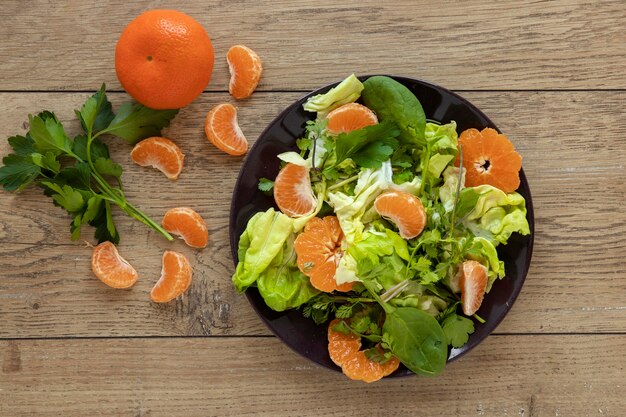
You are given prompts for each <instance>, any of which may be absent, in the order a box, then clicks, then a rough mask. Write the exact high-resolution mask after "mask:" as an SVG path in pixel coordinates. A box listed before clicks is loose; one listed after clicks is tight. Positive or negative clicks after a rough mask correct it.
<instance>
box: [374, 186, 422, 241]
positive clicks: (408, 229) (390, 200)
mask: <svg viewBox="0 0 626 417" xmlns="http://www.w3.org/2000/svg"><path fill="white" fill-rule="evenodd" d="M374 208H375V209H376V211H377V212H378V214H380V215H381V216H382V217H384V218H386V219H389V220H391V221H392V222H393V223H394V224H395V225H396V226H397V227H398V231H399V232H400V236H402V237H403V238H404V239H412V238H414V237H416V236H418V235H419V234H420V233H422V231H423V230H424V227H425V226H426V210H424V205H423V204H422V201H421V200H420V199H419V198H417V196H415V195H413V194H411V193H407V192H405V191H400V190H391V191H385V192H384V193H382V194H381V195H379V196H378V197H376V200H375V201H374Z"/></svg>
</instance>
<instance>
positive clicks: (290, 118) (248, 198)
mask: <svg viewBox="0 0 626 417" xmlns="http://www.w3.org/2000/svg"><path fill="white" fill-rule="evenodd" d="M391 77H392V78H394V79H395V80H397V81H398V82H400V83H402V84H404V85H405V86H407V87H408V88H409V89H410V90H411V91H412V92H413V93H414V94H415V96H416V97H417V98H418V99H419V101H420V103H421V104H422V106H423V107H424V112H425V113H426V118H428V119H431V120H436V121H439V122H441V123H448V122H450V121H451V120H454V121H456V123H457V126H458V128H457V131H458V132H462V131H463V130H465V129H469V128H472V127H473V128H477V129H482V128H485V127H492V128H494V129H497V127H496V126H495V125H494V124H493V122H492V121H491V120H489V118H488V117H487V116H485V115H484V114H483V113H482V112H481V111H480V110H478V109H477V108H476V107H475V106H473V105H472V104H471V103H470V102H469V101H467V100H465V99H464V98H462V97H461V96H459V95H457V94H455V93H453V92H451V91H449V90H446V89H445V88H442V87H439V86H437V85H433V84H430V83H427V82H424V81H420V80H416V79H413V78H406V77H397V76H391ZM359 78H360V79H361V81H363V80H365V79H367V78H368V76H364V77H359ZM337 84H338V83H333V84H331V85H327V86H325V87H322V88H320V89H318V90H316V91H313V92H311V93H309V94H307V95H306V96H304V97H302V98H301V99H300V100H298V101H296V102H295V103H293V104H292V105H290V106H289V107H287V109H285V110H284V111H283V112H282V113H281V114H280V115H278V117H276V119H274V121H272V122H271V123H270V124H269V126H268V127H267V128H266V129H265V130H264V131H263V133H261V136H259V138H258V140H257V141H256V143H255V144H254V146H253V147H252V148H251V149H250V151H249V153H248V156H247V158H246V160H245V162H244V164H243V167H242V168H241V172H240V173H239V178H238V179H237V183H236V185H235V189H234V191H233V199H232V205H231V212H230V225H229V231H230V247H231V252H232V257H233V261H234V262H235V264H237V245H238V243H239V236H240V235H241V233H242V232H243V231H244V230H245V228H246V224H247V222H248V219H250V217H252V215H253V214H254V213H256V212H258V211H265V210H267V209H268V208H270V207H276V206H275V204H274V200H273V199H272V198H271V197H267V196H266V195H264V194H263V193H261V192H260V191H259V190H258V189H257V184H258V181H259V178H261V177H265V178H271V179H273V178H275V177H276V175H277V174H278V169H279V160H278V158H277V157H276V155H278V154H279V153H281V152H286V151H290V150H296V149H297V148H296V145H295V141H296V139H297V138H299V137H301V136H302V135H303V134H304V127H305V123H306V122H307V121H308V120H311V119H312V118H313V117H314V114H313V113H308V112H305V111H304V110H303V109H302V104H303V103H304V102H305V101H306V100H307V99H308V98H309V97H311V96H313V95H316V94H320V93H325V92H326V91H328V90H329V89H330V88H332V87H334V86H335V85H337ZM520 178H521V185H520V188H519V189H518V192H519V193H520V194H521V195H522V196H524V198H525V199H526V208H527V210H528V215H527V218H528V223H529V224H530V230H531V234H530V235H528V236H520V235H518V234H514V235H513V236H512V237H511V238H510V239H509V242H508V244H507V245H506V246H503V245H500V246H499V247H498V255H499V257H500V259H501V260H502V261H504V264H505V270H506V277H505V278H504V279H503V280H498V281H497V282H496V283H494V285H493V288H492V290H491V292H490V293H489V294H487V295H486V296H485V300H484V302H483V304H482V306H481V307H480V310H479V311H478V315H480V316H481V317H482V318H484V319H485V320H486V323H485V324H480V323H477V322H476V323H475V325H476V331H475V332H474V333H473V334H472V335H471V336H470V338H469V341H468V342H467V344H466V345H465V346H463V347H461V348H459V349H451V350H450V355H449V357H448V362H450V361H452V360H454V359H456V358H459V357H460V356H462V355H464V354H465V353H467V352H468V351H470V350H471V349H472V348H474V347H475V346H476V345H478V344H479V343H480V342H481V341H482V340H483V339H485V338H486V337H487V336H488V335H489V333H491V332H492V331H493V330H494V329H495V328H496V327H497V326H498V324H499V323H500V322H501V321H502V319H503V318H504V316H506V314H507V312H508V311H509V310H510V309H511V306H512V305H513V302H514V301H515V299H516V298H517V296H518V294H519V292H520V290H521V289H522V285H523V284H524V279H525V278H526V274H527V273H528V267H529V266H530V259H531V255H532V248H533V236H534V229H535V227H534V226H535V220H534V214H533V205H532V200H531V196H530V189H529V187H528V182H527V181H526V176H525V175H524V171H523V170H522V171H521V172H520ZM246 296H247V297H248V300H249V301H250V303H251V304H252V306H253V307H254V309H255V310H256V312H257V314H258V315H259V316H260V317H261V319H262V320H263V321H264V322H265V324H266V325H267V326H268V327H269V328H270V330H271V331H272V332H273V333H274V334H275V335H276V336H278V338H280V339H281V340H282V341H283V342H284V343H285V344H286V345H287V346H289V347H290V348H291V349H293V350H294V351H296V352H298V353H299V354H301V355H303V356H304V357H306V358H308V359H310V360H312V361H313V362H316V363H318V364H320V365H323V366H325V367H328V368H330V369H334V370H339V368H338V367H337V366H336V365H335V364H334V363H333V362H332V361H331V360H330V357H329V356H328V350H327V343H328V341H327V338H326V326H324V325H322V326H317V325H316V324H315V323H314V322H313V321H312V320H310V319H306V318H304V317H302V314H301V312H300V311H298V310H291V311H287V312H281V313H279V312H276V311H273V310H271V309H270V308H269V307H267V306H266V305H265V303H264V302H263V298H262V297H261V296H260V295H259V293H258V291H257V290H256V288H250V289H248V290H247V291H246ZM404 375H413V374H412V373H411V372H410V371H408V370H407V369H406V368H404V367H402V366H401V367H400V369H398V371H396V372H395V373H394V374H393V375H391V376H404Z"/></svg>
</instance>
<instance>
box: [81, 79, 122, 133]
mask: <svg viewBox="0 0 626 417" xmlns="http://www.w3.org/2000/svg"><path fill="white" fill-rule="evenodd" d="M105 90H106V86H105V85H104V84H102V86H101V87H100V90H98V92H97V93H95V94H94V95H93V96H91V97H89V99H88V100H87V101H86V102H85V104H83V107H81V109H80V110H75V113H76V117H78V120H80V124H81V126H82V128H83V131H84V132H85V133H92V134H94V133H97V132H100V131H101V130H104V129H106V128H107V127H108V126H109V125H110V124H111V121H112V120H113V118H114V117H115V114H113V107H112V106H111V102H109V99H108V98H107V95H106V92H105Z"/></svg>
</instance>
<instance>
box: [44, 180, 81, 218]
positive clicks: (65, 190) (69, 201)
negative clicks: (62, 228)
mask: <svg viewBox="0 0 626 417" xmlns="http://www.w3.org/2000/svg"><path fill="white" fill-rule="evenodd" d="M41 185H42V186H44V187H46V188H47V193H48V195H49V196H51V197H52V199H53V200H54V202H55V203H56V204H57V205H58V206H60V207H63V208H64V209H65V210H66V211H67V212H68V213H70V214H74V213H77V212H79V211H80V210H81V209H82V208H83V206H84V205H85V199H84V198H83V195H82V194H81V193H80V192H79V191H78V190H76V189H74V188H73V187H71V186H69V185H67V184H65V185H60V184H56V183H54V182H52V181H42V182H41Z"/></svg>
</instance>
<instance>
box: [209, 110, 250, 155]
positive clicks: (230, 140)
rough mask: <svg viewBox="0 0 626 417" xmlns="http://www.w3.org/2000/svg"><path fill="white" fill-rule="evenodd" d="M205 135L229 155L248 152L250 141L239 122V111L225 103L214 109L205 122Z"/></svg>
mask: <svg viewBox="0 0 626 417" xmlns="http://www.w3.org/2000/svg"><path fill="white" fill-rule="evenodd" d="M204 133H206V137H207V138H208V139H209V142H211V143H212V144H213V145H215V147H216V148H217V149H219V150H221V151H223V152H226V153H227V154H229V155H233V156H241V155H244V154H245V153H246V152H248V141H247V140H246V137H245V136H244V134H243V132H242V131H241V128H240V127H239V123H238V122H237V109H236V108H235V106H233V105H232V104H228V103H224V104H218V105H217V106H215V107H213V108H212V109H211V111H209V113H208V114H207V115H206V119H205V120H204Z"/></svg>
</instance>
